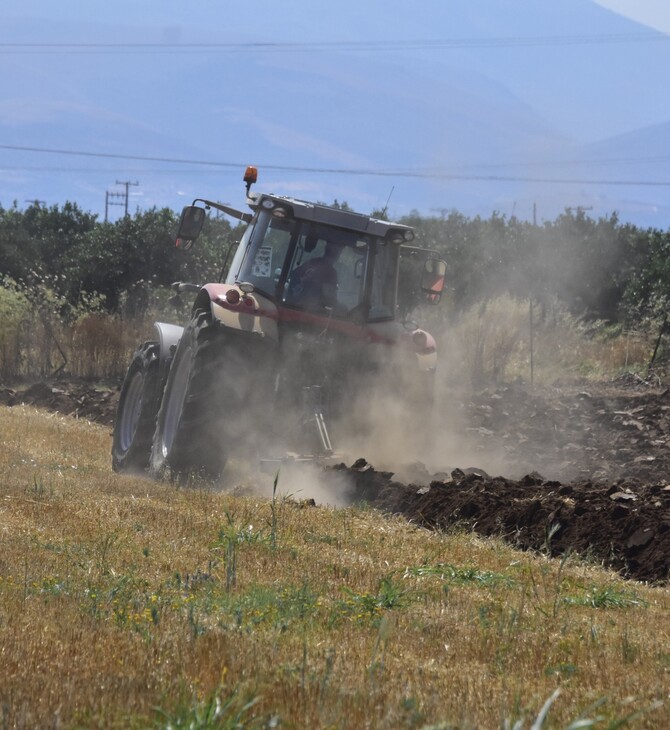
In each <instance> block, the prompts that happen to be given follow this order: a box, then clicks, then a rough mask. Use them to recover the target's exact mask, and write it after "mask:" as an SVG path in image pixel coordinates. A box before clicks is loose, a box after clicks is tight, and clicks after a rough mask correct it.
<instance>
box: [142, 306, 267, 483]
mask: <svg viewBox="0 0 670 730" xmlns="http://www.w3.org/2000/svg"><path fill="white" fill-rule="evenodd" d="M249 341H250V336H249V335H248V334H247V333H239V332H234V331H230V330H226V329H225V328H223V327H221V326H220V325H219V324H218V323H217V322H215V321H213V320H212V316H211V313H210V312H204V311H199V312H196V314H195V315H194V317H193V319H192V320H191V322H190V323H189V324H188V325H187V327H186V328H185V330H184V334H183V335H182V337H181V340H180V341H179V345H178V346H177V351H176V352H175V355H174V359H173V361H172V366H171V368H170V374H169V375H168V379H167V382H166V385H165V391H164V394H163V400H162V403H161V407H160V410H159V412H158V419H157V421H156V432H155V434H154V439H153V448H152V453H151V467H150V470H151V472H152V474H154V475H155V476H158V477H162V476H165V475H173V476H177V477H179V478H181V479H183V478H184V477H188V475H190V474H202V475H203V476H206V477H210V478H217V477H218V476H219V475H220V474H221V472H222V471H223V468H224V466H225V464H226V460H227V457H228V456H230V454H231V453H232V452H233V451H234V450H235V451H236V450H237V449H239V448H241V447H242V444H243V440H244V435H245V432H244V429H243V428H242V423H241V422H242V420H243V414H244V413H245V412H246V408H247V405H248V403H249V393H250V390H251V389H252V387H253V386H252V382H253V379H252V376H251V375H250V372H249V370H250V367H251V364H253V366H254V367H257V366H258V362H254V361H253V359H250V357H249V351H248V350H247V349H246V347H245V345H246V344H247V343H248V342H249Z"/></svg>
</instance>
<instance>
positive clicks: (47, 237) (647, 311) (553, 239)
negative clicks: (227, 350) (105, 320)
mask: <svg viewBox="0 0 670 730" xmlns="http://www.w3.org/2000/svg"><path fill="white" fill-rule="evenodd" d="M338 206H339V207H344V206H346V204H338ZM178 218H179V214H178V213H176V212H174V211H172V210H170V209H167V208H163V209H151V210H148V211H143V212H137V213H135V214H134V215H132V216H126V217H124V218H122V219H120V220H118V221H115V222H100V221H98V219H97V216H96V215H94V214H91V213H87V212H85V211H82V210H81V209H80V208H79V207H78V206H77V205H76V204H74V203H66V204H64V205H63V206H57V205H54V206H50V207H46V206H40V205H37V204H34V205H32V206H30V207H29V208H26V209H25V210H20V209H19V208H18V207H17V206H16V205H14V206H12V207H10V208H3V207H2V206H0V276H1V277H2V283H3V285H4V286H10V285H11V286H17V287H20V288H21V289H22V290H23V291H25V292H26V293H30V292H36V291H38V290H39V291H44V290H48V291H50V292H53V293H54V294H55V295H56V299H57V301H58V302H59V306H61V307H62V308H63V309H67V308H68V307H72V308H76V307H77V306H79V305H81V303H82V302H83V301H93V300H95V302H96V306H98V307H100V308H101V309H102V310H104V311H107V312H113V313H120V314H127V315H132V314H142V313H143V311H144V309H145V308H146V307H147V305H148V302H149V300H150V292H151V290H152V288H154V287H165V286H169V285H170V284H171V283H172V282H173V281H176V280H182V281H193V282H196V283H202V282H204V281H212V280H216V279H218V277H219V273H220V269H221V267H222V265H223V263H224V261H225V259H226V257H227V254H228V251H229V249H230V247H231V246H233V245H234V244H235V243H236V242H237V241H238V240H239V237H240V235H241V228H240V226H231V224H230V222H229V221H228V220H227V219H225V218H216V217H214V216H211V217H210V218H209V219H208V220H207V223H206V226H205V229H204V231H203V235H202V236H201V238H200V239H199V240H198V242H197V244H196V245H195V246H194V247H193V248H192V249H191V250H189V251H183V250H181V249H177V248H176V247H175V243H174V239H175V231H176V228H177V224H178ZM399 222H401V223H405V224H408V225H411V226H413V227H414V228H415V230H416V243H417V244H418V245H421V246H426V247H430V248H433V249H435V250H436V251H437V252H438V253H439V255H440V256H441V257H443V258H444V259H445V261H446V262H447V264H448V282H447V286H448V288H447V293H446V297H445V300H446V301H447V302H448V306H449V307H450V309H451V311H455V312H458V311H462V310H465V309H467V308H469V307H471V306H472V305H473V304H476V303H478V302H484V301H486V300H488V299H491V298H495V297H497V296H500V295H503V294H508V295H510V296H512V297H515V298H520V299H529V298H532V299H534V300H535V301H537V302H538V303H539V304H540V305H542V304H543V303H545V302H548V301H550V300H558V301H559V302H561V303H562V304H563V305H564V306H565V307H566V308H567V309H568V310H569V311H570V312H571V313H573V314H575V315H577V316H584V317H586V318H589V319H594V320H604V321H607V322H610V323H615V324H622V325H631V324H634V323H636V322H638V321H639V320H640V318H646V317H652V318H656V317H663V316H664V315H665V311H666V307H667V303H668V297H669V295H670V231H662V230H657V229H644V228H639V227H637V226H634V225H632V224H628V223H621V222H620V221H619V219H618V217H617V215H616V214H612V215H610V216H607V217H602V218H598V219H594V218H591V217H589V216H587V215H586V214H585V213H584V211H580V210H577V211H570V210H566V211H565V212H564V213H563V214H561V215H559V216H558V217H557V218H556V219H555V220H553V221H545V222H543V223H541V224H539V225H535V224H533V223H529V222H527V221H522V220H519V219H517V218H515V217H509V218H508V217H506V216H503V215H499V214H495V213H494V214H493V215H491V216H490V217H488V218H483V217H479V216H477V217H474V218H468V217H466V216H464V215H462V214H460V213H458V212H456V211H454V212H451V213H449V214H448V215H445V216H439V217H426V216H423V215H420V214H419V213H412V214H410V215H409V216H406V217H404V218H403V219H401V220H400V221H399ZM64 313H65V312H63V314H64Z"/></svg>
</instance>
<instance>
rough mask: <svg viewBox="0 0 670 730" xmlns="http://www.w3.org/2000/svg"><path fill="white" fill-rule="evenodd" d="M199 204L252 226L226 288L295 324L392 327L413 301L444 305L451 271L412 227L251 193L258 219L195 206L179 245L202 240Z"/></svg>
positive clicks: (186, 215) (250, 201) (188, 210)
mask: <svg viewBox="0 0 670 730" xmlns="http://www.w3.org/2000/svg"><path fill="white" fill-rule="evenodd" d="M245 181H247V177H246V176H245ZM248 185H249V183H248ZM197 202H203V203H205V204H206V206H208V207H215V208H217V209H219V210H223V211H224V212H226V213H228V214H231V215H234V217H236V218H239V219H241V220H243V221H246V222H247V223H248V225H247V228H246V230H245V232H244V235H243V236H242V239H241V240H240V242H239V244H238V246H237V250H236V252H235V254H234V256H233V260H232V262H231V265H230V267H229V269H228V273H227V275H226V278H225V284H227V285H230V286H235V287H240V288H241V289H242V290H243V291H245V292H246V293H248V294H251V293H255V294H257V295H259V296H260V297H262V298H263V299H264V300H269V301H270V302H272V303H273V305H274V306H276V307H277V308H278V309H279V311H280V312H285V313H286V314H287V316H288V317H290V316H291V312H306V313H309V314H311V315H315V316H317V317H328V318H329V319H331V318H333V319H339V320H344V321H347V320H349V321H353V322H357V323H360V324H362V323H373V322H384V321H390V320H394V319H398V318H402V317H403V316H404V315H405V314H406V313H407V311H408V310H409V309H410V308H411V307H410V306H408V301H409V299H414V300H415V301H413V302H412V304H415V303H417V302H418V301H420V300H421V299H423V300H424V301H427V302H429V303H434V304H435V303H437V302H438V301H439V299H440V296H441V292H442V289H443V287H444V279H445V270H446V264H445V263H444V262H443V261H441V260H439V259H438V258H437V257H436V255H435V253H434V252H432V251H429V250H426V249H419V248H417V247H415V246H412V245H411V243H412V241H413V239H414V231H413V230H412V229H411V228H410V227H409V226H405V225H402V224H399V223H390V222H388V221H383V220H378V219H376V218H370V217H368V216H364V215H361V214H358V213H354V212H352V211H348V210H341V209H338V208H331V207H329V206H325V205H320V204H316V203H308V202H305V201H302V200H297V199H294V198H289V197H284V196H278V195H271V194H264V193H263V194H255V193H248V195H247V203H248V204H249V206H250V208H251V209H252V211H253V214H252V215H249V214H248V213H247V214H244V213H241V212H238V211H235V210H233V209H231V208H229V207H228V206H222V205H220V204H217V203H212V202H210V201H194V205H192V206H187V208H185V209H184V213H183V214H182V222H181V225H180V229H179V232H178V234H177V240H178V245H182V246H185V247H186V246H189V245H190V243H191V242H192V240H193V239H194V238H195V237H197V235H198V232H199V227H200V226H201V225H202V223H201V221H202V220H204V209H203V208H202V207H199V206H197V205H195V203H197ZM417 260H420V269H417V266H416V261H417ZM417 271H418V278H417ZM401 279H402V280H401ZM399 285H400V296H399Z"/></svg>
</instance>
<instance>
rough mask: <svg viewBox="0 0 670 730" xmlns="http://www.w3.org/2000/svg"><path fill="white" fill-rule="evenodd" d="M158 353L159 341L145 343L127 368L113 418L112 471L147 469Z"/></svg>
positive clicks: (157, 401) (156, 401) (157, 392)
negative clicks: (114, 417)
mask: <svg viewBox="0 0 670 730" xmlns="http://www.w3.org/2000/svg"><path fill="white" fill-rule="evenodd" d="M158 356H159V344H158V342H145V343H143V344H142V345H140V347H138V349H137V351H136V352H135V354H134V355H133V359H132V361H131V363H130V366H129V367H128V372H127V373H126V377H125V380H124V381H123V385H122V386H121V395H120V397H119V405H118V408H117V411H116V419H115V421H114V436H113V442H112V468H113V469H114V471H117V472H133V471H146V470H147V469H148V467H149V460H150V458H151V442H152V440H153V435H154V431H155V429H156V416H157V414H158V406H159V404H160V396H161V383H160V382H159V381H160V376H159V357H158Z"/></svg>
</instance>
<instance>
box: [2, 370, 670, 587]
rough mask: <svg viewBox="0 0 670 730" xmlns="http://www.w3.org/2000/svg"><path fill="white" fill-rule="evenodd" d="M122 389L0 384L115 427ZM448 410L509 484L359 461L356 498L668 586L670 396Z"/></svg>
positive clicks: (633, 388)
mask: <svg viewBox="0 0 670 730" xmlns="http://www.w3.org/2000/svg"><path fill="white" fill-rule="evenodd" d="M118 393H119V388H118V387H109V388H102V387H98V386H94V385H92V384H90V383H85V382H73V381H67V380H62V381H55V382H51V383H37V384H35V385H32V386H30V387H29V388H21V389H16V390H14V389H11V388H3V387H0V404H4V405H8V406H12V405H15V404H17V403H27V404H31V405H34V406H37V407H40V408H46V409H49V410H52V411H57V412H59V413H63V414H68V415H72V416H76V417H79V418H85V419H87V420H90V421H94V422H97V423H100V424H103V425H106V426H110V427H111V425H112V424H113V421H114V417H115V411H116V404H117V401H118ZM450 411H451V412H454V413H457V414H458V421H459V423H458V427H459V429H460V430H461V431H462V433H465V434H467V435H468V438H469V442H470V443H471V444H473V445H474V447H473V452H472V453H475V454H477V453H479V454H481V455H482V463H483V464H484V463H487V461H486V459H485V455H487V454H490V453H495V454H498V455H499V459H498V460H497V462H496V463H497V464H500V465H501V466H499V467H498V468H499V471H500V472H501V473H503V474H506V475H508V476H511V477H513V478H505V477H503V476H491V475H489V474H487V473H486V471H484V469H482V468H478V467H477V465H476V464H474V465H473V464H469V463H468V464H451V465H449V466H446V465H445V467H444V469H443V470H441V471H439V472H434V471H433V472H432V473H431V472H430V471H429V470H428V469H427V468H426V467H425V466H424V465H423V464H421V463H414V464H409V465H407V464H406V465H403V466H401V467H399V468H398V469H397V470H396V471H395V474H394V473H393V472H390V471H379V470H376V469H374V468H373V466H372V465H370V464H368V463H367V462H366V461H365V459H364V458H360V459H358V460H357V461H355V462H354V463H353V464H352V465H350V466H347V465H345V464H340V465H338V466H336V467H333V468H334V469H335V470H336V471H338V472H339V473H343V472H346V473H348V474H349V476H350V477H351V481H352V483H353V485H354V488H353V493H352V495H351V496H352V499H354V500H367V501H368V502H370V503H371V504H373V505H374V506H375V507H378V508H380V509H385V510H390V511H393V512H398V513H402V514H403V515H405V516H406V517H407V518H408V519H410V520H412V521H414V522H416V523H418V524H421V525H424V526H426V527H429V528H434V529H443V528H447V527H449V526H451V525H455V524H457V525H459V526H461V527H464V528H468V529H473V530H475V531H477V532H478V533H480V534H482V535H499V536H502V537H504V538H505V539H506V540H508V541H510V542H511V543H513V544H514V545H516V546H518V547H520V548H522V549H538V550H540V549H542V550H546V551H548V552H550V553H551V554H553V555H561V554H564V553H565V552H566V551H572V552H575V553H578V554H580V555H582V556H585V557H588V558H589V559H590V560H593V561H595V562H598V563H602V564H603V565H606V566H609V567H611V568H614V569H615V570H617V571H619V572H620V573H621V574H622V575H624V576H626V577H628V578H631V579H637V580H644V581H649V582H653V583H662V582H666V581H667V580H668V577H670V448H669V439H670V390H668V389H665V388H662V387H658V386H653V385H649V384H647V383H645V382H643V381H641V380H640V379H639V378H637V377H634V376H625V377H622V378H621V379H619V380H617V381H613V382H607V383H598V384H593V383H590V384H588V385H584V386H583V387H576V386H574V385H570V386H565V387H553V388H545V389H542V390H539V389H531V388H528V387H526V386H509V387H502V388H499V389H497V390H489V391H485V392H483V393H480V394H478V395H476V396H472V395H470V396H468V397H464V398H463V399H460V400H459V399H458V398H454V399H453V402H452V403H450ZM361 457H362V455H361ZM110 468H111V467H110Z"/></svg>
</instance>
